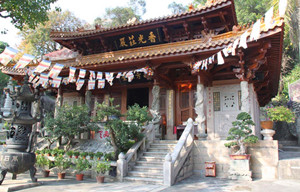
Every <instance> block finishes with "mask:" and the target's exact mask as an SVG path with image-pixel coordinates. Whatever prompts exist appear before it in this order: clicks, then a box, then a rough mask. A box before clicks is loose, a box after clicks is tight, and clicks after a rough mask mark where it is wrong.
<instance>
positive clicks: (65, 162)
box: [54, 155, 72, 173]
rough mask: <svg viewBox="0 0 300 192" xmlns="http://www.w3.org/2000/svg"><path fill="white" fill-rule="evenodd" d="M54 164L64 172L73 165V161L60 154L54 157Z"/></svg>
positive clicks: (59, 170) (60, 171)
mask: <svg viewBox="0 0 300 192" xmlns="http://www.w3.org/2000/svg"><path fill="white" fill-rule="evenodd" d="M54 165H55V167H57V169H58V172H59V173H63V172H64V171H65V170H66V169H68V168H70V167H71V165H72V163H71V161H70V160H69V159H66V158H64V157H63V156H62V155H58V156H56V157H55V158H54Z"/></svg>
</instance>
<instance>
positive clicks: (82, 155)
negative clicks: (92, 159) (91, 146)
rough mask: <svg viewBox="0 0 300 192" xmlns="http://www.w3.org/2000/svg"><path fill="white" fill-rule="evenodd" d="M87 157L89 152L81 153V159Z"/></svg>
mask: <svg viewBox="0 0 300 192" xmlns="http://www.w3.org/2000/svg"><path fill="white" fill-rule="evenodd" d="M86 156H88V152H81V153H80V157H84V158H85V157H86Z"/></svg>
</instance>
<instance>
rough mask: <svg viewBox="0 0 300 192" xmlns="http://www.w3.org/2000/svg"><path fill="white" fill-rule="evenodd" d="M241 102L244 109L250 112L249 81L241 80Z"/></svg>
mask: <svg viewBox="0 0 300 192" xmlns="http://www.w3.org/2000/svg"><path fill="white" fill-rule="evenodd" d="M241 93H242V96H241V103H242V109H241V110H242V111H243V112H247V113H250V105H249V85H248V81H241Z"/></svg>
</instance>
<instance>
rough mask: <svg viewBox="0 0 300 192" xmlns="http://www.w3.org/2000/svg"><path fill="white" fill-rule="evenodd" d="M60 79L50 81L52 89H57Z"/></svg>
mask: <svg viewBox="0 0 300 192" xmlns="http://www.w3.org/2000/svg"><path fill="white" fill-rule="evenodd" d="M61 79H62V77H55V78H53V80H52V87H54V88H59V86H60V83H61Z"/></svg>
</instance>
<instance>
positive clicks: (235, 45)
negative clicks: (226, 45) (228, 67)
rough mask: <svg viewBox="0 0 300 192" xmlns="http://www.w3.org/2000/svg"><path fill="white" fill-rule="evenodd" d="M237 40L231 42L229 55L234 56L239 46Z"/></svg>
mask: <svg viewBox="0 0 300 192" xmlns="http://www.w3.org/2000/svg"><path fill="white" fill-rule="evenodd" d="M239 41H240V40H239V39H236V40H235V41H234V42H233V45H232V50H231V55H233V56H235V55H236V48H237V46H238V45H239Z"/></svg>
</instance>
